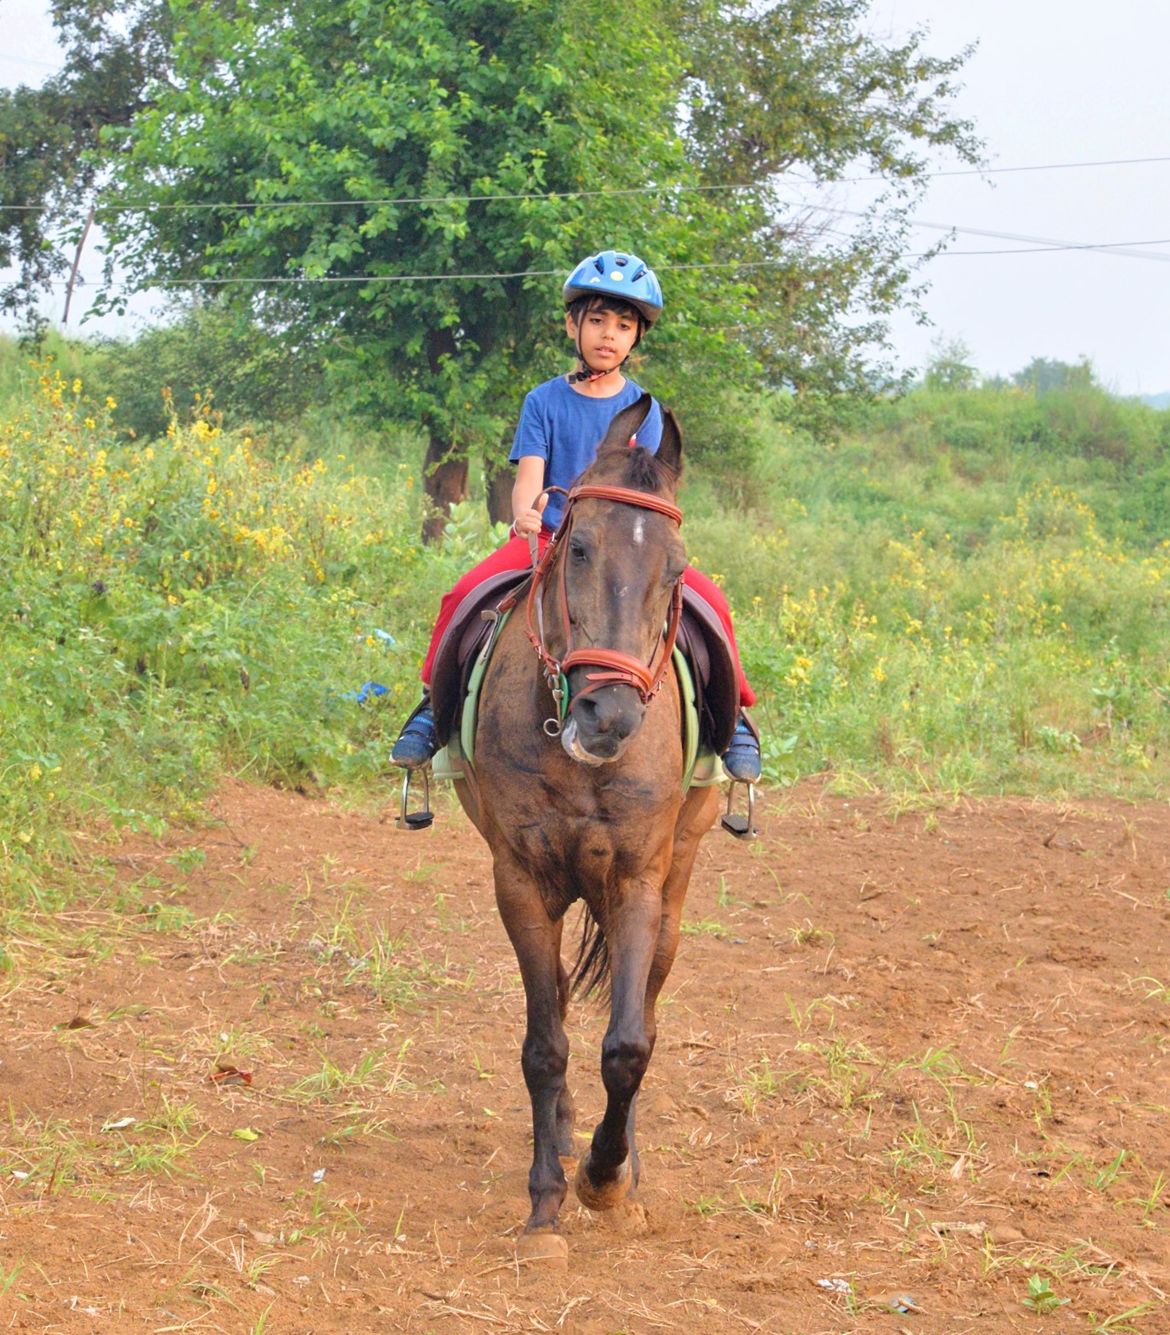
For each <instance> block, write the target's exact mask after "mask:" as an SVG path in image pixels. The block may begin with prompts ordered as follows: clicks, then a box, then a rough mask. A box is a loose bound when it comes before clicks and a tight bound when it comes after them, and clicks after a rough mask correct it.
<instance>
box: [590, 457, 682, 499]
mask: <svg viewBox="0 0 1170 1335" xmlns="http://www.w3.org/2000/svg"><path fill="white" fill-rule="evenodd" d="M579 481H581V482H590V483H597V482H605V483H608V484H609V485H611V486H616V487H630V488H632V489H633V490H634V491H648V492H651V493H653V494H654V495H658V496H663V495H665V496H673V495H674V492H675V488H676V487H677V485H678V476H677V474H676V473H675V471H674V470H673V469H672V468H671V467H670V466H669V465H668V464H664V463H663V462H662V461H661V460H660V459H659V458H658V456H657V455H655V454H652V453H651V452H650V451H649V450H648V449H646V448H645V446H643V445H635V446H634V447H633V449H629V448H627V447H625V446H623V447H622V448H620V449H609V450H603V451H602V452H601V453H600V454H599V455H598V456H597V458H596V460H595V461H594V463H593V465H592V466H591V467H590V468H589V469H587V470H586V472H585V473H583V474H582V475H581V477H580V479H579Z"/></svg>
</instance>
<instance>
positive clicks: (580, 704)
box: [573, 695, 600, 728]
mask: <svg viewBox="0 0 1170 1335" xmlns="http://www.w3.org/2000/svg"><path fill="white" fill-rule="evenodd" d="M573 709H574V710H575V711H576V713H577V715H578V722H579V723H582V724H586V725H588V726H589V727H593V728H596V727H597V726H598V724H599V722H600V720H599V718H598V711H597V701H596V700H595V699H594V698H593V696H591V695H582V696H579V697H578V698H577V699H576V700H574V701H573Z"/></svg>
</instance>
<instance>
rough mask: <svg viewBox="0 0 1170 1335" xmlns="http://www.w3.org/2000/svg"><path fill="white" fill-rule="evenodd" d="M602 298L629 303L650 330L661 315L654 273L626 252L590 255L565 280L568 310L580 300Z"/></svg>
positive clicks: (612, 251) (603, 251)
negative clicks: (614, 298)
mask: <svg viewBox="0 0 1170 1335" xmlns="http://www.w3.org/2000/svg"><path fill="white" fill-rule="evenodd" d="M601 294H604V295H606V296H610V297H619V298H620V299H621V300H622V301H628V302H629V303H630V305H631V306H633V307H634V308H635V309H636V310H637V311H639V312H640V313H641V316H642V318H643V319H644V320H645V321H646V327H647V328H649V327H650V326H651V325H652V324H653V323H654V321H655V320H657V319H658V317H659V316H660V315H661V314H662V288H661V286H660V285H659V282H658V279H657V278H656V277H655V276H654V270H653V269H651V268H650V266H649V265H648V264H646V263H645V262H644V261H643V260H640V259H639V258H638V257H637V255H629V254H627V253H626V252H625V251H624V250H601V251H598V253H597V254H596V255H590V256H589V257H588V258H587V259H583V260H582V261H581V263H580V264H578V265H577V267H576V268H575V269H574V270H573V272H572V273H571V274H570V275H569V276H568V278H567V279H566V280H565V287H564V298H565V305H566V306H568V305H569V304H570V303H571V302H574V301H576V299H577V298H578V297H591V296H597V295H601Z"/></svg>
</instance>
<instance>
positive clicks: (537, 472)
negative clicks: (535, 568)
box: [512, 454, 548, 538]
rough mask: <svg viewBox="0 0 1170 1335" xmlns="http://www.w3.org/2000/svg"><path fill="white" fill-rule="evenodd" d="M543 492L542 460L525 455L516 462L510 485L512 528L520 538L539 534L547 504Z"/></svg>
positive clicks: (546, 498) (531, 455) (533, 455)
mask: <svg viewBox="0 0 1170 1335" xmlns="http://www.w3.org/2000/svg"><path fill="white" fill-rule="evenodd" d="M543 491H544V460H543V459H542V458H540V457H539V455H535V454H526V455H524V456H523V457H522V458H520V459H518V460H517V461H516V481H515V482H514V483H513V484H512V528H513V530H514V531H515V532H516V534H517V535H518V536H520V537H522V538H526V537H529V536H535V535H536V534H537V533H539V532H540V516H541V514H542V513H543V511H544V507H545V506H546V505H547V504H548V497H547V496H542V495H541V492H543Z"/></svg>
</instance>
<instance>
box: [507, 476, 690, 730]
mask: <svg viewBox="0 0 1170 1335" xmlns="http://www.w3.org/2000/svg"><path fill="white" fill-rule="evenodd" d="M548 490H549V491H559V492H560V493H561V494H562V495H564V496H565V497H566V498H567V499H566V501H565V510H564V515H563V517H562V519H561V525H560V528H559V529H558V531H557V534H556V536H555V537H554V538H553V540H552V542H550V543H549V545H548V546H547V547H546V548H545V551H544V555H543V556H542V557H541V558H540V561H539V562H538V563H537V565H536V569H535V570H534V571H533V574H532V582H531V584H530V585H529V587H528V601H527V606H526V619H527V628H526V629H527V635H528V640H529V642H530V643H531V645H532V647H533V648H534V649H535V650H536V655H537V657H538V658H539V659H540V665H541V669H542V670H543V672H544V679H545V681H546V682H547V683H548V688H549V691H550V693H551V694H552V698H553V701H554V702H555V704H556V707H557V717H556V718H550V719H546V720H545V722H544V731H545V732H546V733H547V734H548V735H549V736H550V737H556V736H557V735H558V734H559V733H560V731H561V726H562V724H563V723H564V720H565V715H566V714H567V713H568V708H569V682H568V674H569V672H570V671H571V670H572V669H573V668H575V667H581V666H588V667H592V668H594V669H596V670H595V671H592V672H586V674H585V679H586V681H587V682H588V683H589V684H588V685H587V686H585V687H584V688H583V689H582V690H581V691H580V692H579V693H578V694H579V695H580V696H584V695H588V694H590V692H592V691H598V690H600V689H601V688H602V687H603V686H632V687H633V688H634V689H635V690H636V691H637V692H638V696H639V698H640V699H641V701H642V704H643V705H648V704H649V703H650V701H651V700H653V698H654V697H655V696H656V695H657V694H658V692H659V690H660V689H661V687H662V683H663V680H664V678H665V676H666V669H667V667H668V666H669V664H670V657H671V654H672V653H673V652H674V642H675V637H676V636H677V634H678V625H679V621H680V620H681V618H682V577H681V576H680V577H679V578H678V579H677V580H675V582H674V588H673V589H672V590H671V595H670V616H669V619H668V621H667V625H666V631H665V634H664V635H663V638H662V641H661V644H660V646H659V651H658V662H657V664H655V662H654V654H653V653H652V654H651V655H650V662H649V663H643V662H641V660H640V659H637V658H635V657H634V656H633V655H632V654H627V653H623V652H622V651H621V650H618V649H598V648H590V649H568V652H567V653H566V654H565V656H564V657H563V658H562V659H559V660H558V659H556V658H554V657H553V655H552V654H551V653H549V651H548V648H547V646H546V645H545V642H544V607H543V603H542V601H541V597H540V594H541V589H542V587H543V586H544V584H545V582H546V579H547V577H548V574H549V571H550V570H551V569H552V563H553V561H554V560H555V558H556V553H557V552H558V551H559V550H560V548H561V547H562V545H563V544H564V542H565V540H566V539H567V538H568V535H569V533H570V531H571V530H572V526H573V509H574V505H575V503H576V502H577V501H579V500H585V499H589V498H592V499H595V500H603V501H615V502H617V503H618V504H619V505H633V506H636V507H637V508H638V509H640V510H653V511H655V512H656V513H657V514H661V515H666V517H667V518H668V519H670V520H672V521H673V522H674V523H676V524H681V523H682V511H681V510H680V509H679V508H678V506H677V505H674V504H673V503H672V502H670V501H664V500H663V499H662V498H661V497H660V496H655V495H653V494H651V493H650V492H646V491H635V490H634V489H633V488H631V487H609V486H601V485H598V486H583V487H574V488H573V490H572V491H569V492H566V491H565V490H564V488H562V487H549V488H548ZM558 575H559V580H558V589H559V592H560V605H561V619H562V627H563V630H564V635H565V645H566V648H568V646H569V645H570V644H571V642H572V638H571V637H572V627H571V625H570V623H569V601H568V592H567V589H566V587H565V563H564V562H563V561H562V562H561V564H560V567H559V569H558ZM534 618H535V622H536V624H535V626H534V625H533V620H534Z"/></svg>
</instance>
